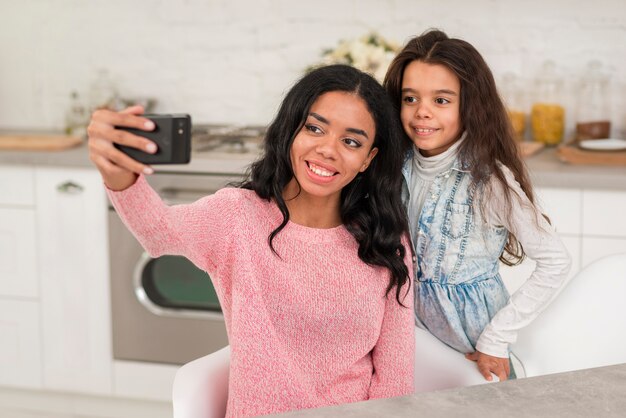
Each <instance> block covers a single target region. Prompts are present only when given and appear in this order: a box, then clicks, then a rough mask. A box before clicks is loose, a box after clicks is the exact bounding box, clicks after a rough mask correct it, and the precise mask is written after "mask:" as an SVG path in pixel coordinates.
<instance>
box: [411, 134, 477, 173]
mask: <svg viewBox="0 0 626 418" xmlns="http://www.w3.org/2000/svg"><path fill="white" fill-rule="evenodd" d="M465 136H466V134H465V132H464V133H463V135H461V138H459V140H458V141H456V142H455V143H454V144H452V146H450V148H448V149H447V150H445V151H444V152H442V153H441V154H438V155H434V156H432V157H425V156H423V155H422V154H420V152H419V150H418V149H417V148H416V147H415V145H414V146H413V170H414V174H417V175H418V176H420V177H421V178H422V179H424V180H431V179H433V178H434V177H435V176H436V175H437V174H439V173H441V172H444V171H446V170H448V169H450V168H451V167H452V165H453V164H454V161H455V160H456V157H457V151H458V149H459V146H460V145H461V143H462V142H463V140H464V139H465Z"/></svg>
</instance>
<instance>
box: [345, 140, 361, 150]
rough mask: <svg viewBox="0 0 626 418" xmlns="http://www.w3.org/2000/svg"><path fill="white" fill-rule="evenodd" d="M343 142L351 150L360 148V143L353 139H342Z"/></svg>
mask: <svg viewBox="0 0 626 418" xmlns="http://www.w3.org/2000/svg"><path fill="white" fill-rule="evenodd" d="M343 142H344V143H345V144H346V145H348V146H349V147H352V148H360V147H361V143H360V142H359V141H357V140H356V139H354V138H344V139H343Z"/></svg>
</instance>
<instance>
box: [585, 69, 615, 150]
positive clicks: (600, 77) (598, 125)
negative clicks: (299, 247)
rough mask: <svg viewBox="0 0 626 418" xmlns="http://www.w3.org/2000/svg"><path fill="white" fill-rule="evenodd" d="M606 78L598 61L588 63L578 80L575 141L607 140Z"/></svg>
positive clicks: (609, 121) (608, 104)
mask: <svg viewBox="0 0 626 418" xmlns="http://www.w3.org/2000/svg"><path fill="white" fill-rule="evenodd" d="M608 81H609V79H608V77H607V76H606V75H604V74H603V73H602V64H601V63H600V62H599V61H590V62H589V63H588V64H587V70H586V72H585V74H584V75H583V77H582V79H581V80H580V85H579V88H578V100H577V105H576V140H577V141H581V140H584V139H599V138H608V137H609V134H610V132H611V120H610V114H611V109H610V103H611V97H610V92H609V88H608Z"/></svg>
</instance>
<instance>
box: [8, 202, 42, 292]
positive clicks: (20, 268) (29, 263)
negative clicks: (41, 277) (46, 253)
mask: <svg viewBox="0 0 626 418" xmlns="http://www.w3.org/2000/svg"><path fill="white" fill-rule="evenodd" d="M35 239H36V238H35V210H34V209H31V208H1V207H0V296H19V297H26V298H36V297H37V296H38V294H39V286H38V282H37V262H38V259H37V249H36V244H35Z"/></svg>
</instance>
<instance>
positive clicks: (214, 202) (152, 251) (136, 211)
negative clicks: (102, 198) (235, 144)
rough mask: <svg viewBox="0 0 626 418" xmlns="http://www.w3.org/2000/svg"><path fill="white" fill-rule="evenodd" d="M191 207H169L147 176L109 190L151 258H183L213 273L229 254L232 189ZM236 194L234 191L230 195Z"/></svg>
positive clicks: (111, 197)
mask: <svg viewBox="0 0 626 418" xmlns="http://www.w3.org/2000/svg"><path fill="white" fill-rule="evenodd" d="M223 190H225V191H224V192H222V191H218V192H217V193H216V194H213V195H210V196H206V197H204V198H202V199H200V200H198V201H197V202H194V203H191V204H183V205H175V206H168V205H166V204H165V202H163V200H162V199H161V198H160V197H159V195H158V194H157V193H156V192H155V191H154V190H153V189H152V187H150V185H149V184H148V182H147V181H146V179H145V178H144V177H143V176H139V177H138V179H137V181H136V182H135V184H133V185H132V186H130V187H129V188H127V189H125V190H122V191H112V190H107V194H108V196H109V199H110V200H111V203H112V204H113V207H114V208H115V210H116V212H117V214H118V215H119V216H120V218H121V219H122V221H123V222H124V224H125V225H126V227H127V228H128V229H129V230H130V231H131V232H132V234H133V235H134V236H135V238H137V240H138V241H139V243H140V244H141V245H142V246H143V247H144V249H145V250H146V251H147V252H148V254H149V255H150V256H151V257H159V256H161V255H164V254H169V255H181V256H184V257H186V258H188V259H189V260H191V261H192V262H193V263H194V264H195V265H196V266H198V267H199V268H200V269H202V270H205V271H208V270H213V269H214V268H215V266H216V265H218V264H219V262H220V259H222V258H223V257H224V256H225V255H226V249H225V246H226V245H225V244H226V243H227V242H228V238H229V231H230V230H232V228H230V227H229V225H232V223H231V220H230V218H231V217H232V215H233V204H234V203H235V202H234V201H233V199H232V198H230V199H229V192H228V189H223ZM230 195H232V191H231V192H230Z"/></svg>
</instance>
